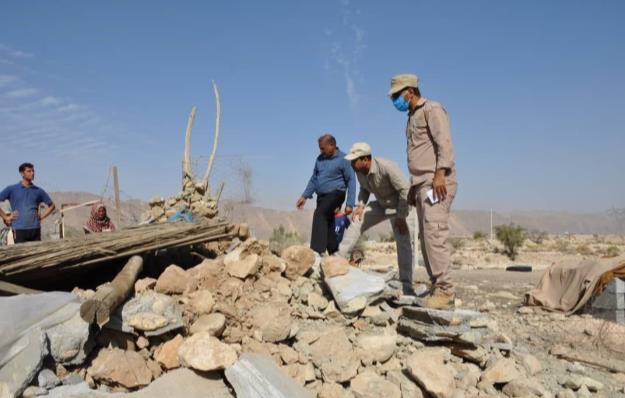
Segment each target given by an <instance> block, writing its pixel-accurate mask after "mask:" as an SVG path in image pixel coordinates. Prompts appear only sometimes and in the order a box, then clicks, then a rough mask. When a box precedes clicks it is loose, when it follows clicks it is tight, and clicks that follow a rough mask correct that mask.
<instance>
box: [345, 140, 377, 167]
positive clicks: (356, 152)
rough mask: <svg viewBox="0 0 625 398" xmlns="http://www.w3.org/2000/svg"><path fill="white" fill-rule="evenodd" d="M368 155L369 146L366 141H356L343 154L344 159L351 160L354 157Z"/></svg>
mask: <svg viewBox="0 0 625 398" xmlns="http://www.w3.org/2000/svg"><path fill="white" fill-rule="evenodd" d="M370 155H371V147H370V146H369V144H367V143H366V142H356V143H355V144H354V145H352V147H351V148H350V149H349V153H348V154H347V155H345V159H347V160H349V161H350V162H351V161H352V160H354V159H358V158H361V157H363V156H370Z"/></svg>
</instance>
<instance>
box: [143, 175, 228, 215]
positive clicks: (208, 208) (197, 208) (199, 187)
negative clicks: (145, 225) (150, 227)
mask: <svg viewBox="0 0 625 398" xmlns="http://www.w3.org/2000/svg"><path fill="white" fill-rule="evenodd" d="M182 185H183V188H182V191H181V192H178V193H177V194H176V195H174V196H172V197H171V198H168V199H165V198H163V197H160V196H157V197H154V198H152V199H151V200H150V202H149V206H150V210H149V212H148V214H147V215H146V217H145V218H146V220H148V221H150V222H164V221H167V220H168V219H169V218H170V217H171V216H173V215H174V214H176V213H178V212H182V211H188V212H190V213H191V214H193V215H194V216H195V217H200V218H206V219H211V218H213V217H215V216H216V215H217V201H216V200H215V199H213V198H211V197H208V196H207V195H206V185H205V184H204V183H203V182H196V181H194V180H193V179H192V178H191V177H189V176H187V177H186V178H184V179H183V184H182Z"/></svg>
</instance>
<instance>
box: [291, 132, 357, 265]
mask: <svg viewBox="0 0 625 398" xmlns="http://www.w3.org/2000/svg"><path fill="white" fill-rule="evenodd" d="M319 151H320V152H321V154H320V155H319V156H318V157H317V160H316V161H315V168H314V170H313V174H312V176H311V177H310V180H309V181H308V185H307V186H306V189H305V190H304V193H303V194H302V196H300V197H299V199H297V203H296V206H297V208H298V209H302V208H304V204H305V203H306V199H311V198H312V196H313V193H315V194H317V208H316V209H315V213H314V214H313V223H312V232H311V236H310V248H311V249H313V250H314V251H316V252H317V253H319V255H322V254H324V253H325V252H326V251H327V252H328V254H333V253H334V252H336V251H338V249H339V244H338V240H337V237H336V233H335V230H334V227H335V224H334V211H335V210H336V209H337V208H340V207H341V206H342V205H343V201H344V200H345V195H346V193H347V203H346V205H345V214H350V213H351V212H352V209H353V208H354V204H355V199H356V177H355V176H354V170H352V167H351V164H350V163H349V161H347V160H345V159H344V157H345V154H344V153H343V152H342V151H341V150H339V148H338V147H337V146H336V139H335V138H334V137H333V136H332V135H331V134H324V135H322V136H321V137H319Z"/></svg>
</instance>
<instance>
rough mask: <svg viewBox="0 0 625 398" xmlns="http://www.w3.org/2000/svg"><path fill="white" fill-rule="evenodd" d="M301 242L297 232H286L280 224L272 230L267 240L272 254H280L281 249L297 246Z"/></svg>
mask: <svg viewBox="0 0 625 398" xmlns="http://www.w3.org/2000/svg"><path fill="white" fill-rule="evenodd" d="M302 242H303V240H302V238H301V237H300V236H299V234H298V233H297V232H294V231H287V230H286V228H284V226H283V225H282V224H280V226H279V227H278V228H274V229H273V231H272V232H271V238H269V245H270V248H271V250H272V251H273V252H275V253H278V254H280V253H282V250H283V249H286V248H287V247H289V246H293V245H299V244H301V243H302Z"/></svg>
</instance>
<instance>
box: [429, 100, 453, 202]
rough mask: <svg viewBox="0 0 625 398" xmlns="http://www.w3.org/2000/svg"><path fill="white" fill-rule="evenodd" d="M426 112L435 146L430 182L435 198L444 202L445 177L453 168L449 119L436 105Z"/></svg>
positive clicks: (445, 193)
mask: <svg viewBox="0 0 625 398" xmlns="http://www.w3.org/2000/svg"><path fill="white" fill-rule="evenodd" d="M426 112H428V114H427V121H428V126H429V128H430V134H431V135H432V139H433V140H434V143H435V144H436V145H435V146H436V172H435V174H434V180H433V181H432V189H433V190H434V197H435V198H438V199H440V200H445V197H446V196H447V187H446V186H445V175H446V174H447V172H448V171H449V170H451V169H452V168H453V166H454V147H453V145H452V143H451V132H450V130H449V119H448V118H447V111H445V109H444V108H443V107H442V106H441V105H438V104H437V105H434V106H432V107H431V108H430V109H429V110H428V111H426Z"/></svg>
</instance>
